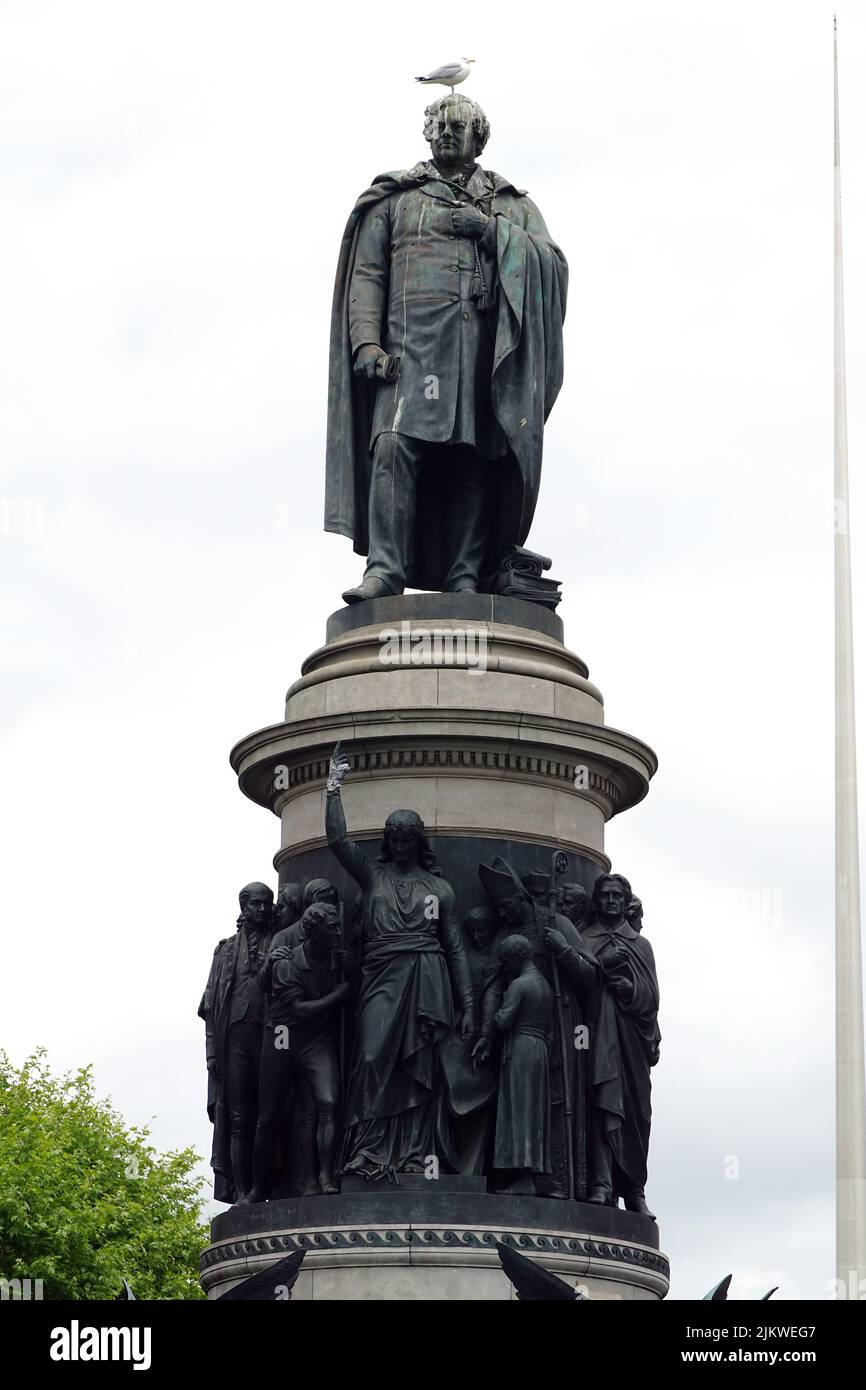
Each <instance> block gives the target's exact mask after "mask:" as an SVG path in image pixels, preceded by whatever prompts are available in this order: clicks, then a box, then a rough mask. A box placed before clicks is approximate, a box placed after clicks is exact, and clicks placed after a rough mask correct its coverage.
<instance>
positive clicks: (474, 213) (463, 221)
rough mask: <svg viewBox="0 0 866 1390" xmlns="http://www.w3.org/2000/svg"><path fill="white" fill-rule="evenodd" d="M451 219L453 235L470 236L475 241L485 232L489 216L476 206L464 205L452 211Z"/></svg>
mask: <svg viewBox="0 0 866 1390" xmlns="http://www.w3.org/2000/svg"><path fill="white" fill-rule="evenodd" d="M451 221H452V223H453V226H454V232H455V235H457V236H462V237H470V238H471V239H472V240H473V241H477V240H478V239H479V237H483V235H484V233H485V232H486V230H487V223H488V222H489V221H490V218H489V217H485V216H484V213H483V212H479V211H478V208H473V207H465V208H458V209H457V211H456V212H452V214H451Z"/></svg>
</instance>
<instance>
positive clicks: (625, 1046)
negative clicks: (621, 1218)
mask: <svg viewBox="0 0 866 1390" xmlns="http://www.w3.org/2000/svg"><path fill="white" fill-rule="evenodd" d="M582 937H583V940H584V942H585V944H586V945H587V946H588V947H589V949H590V950H591V951H592V952H593V953H594V954H595V956H596V957H597V959H598V960H599V961H601V962H602V963H604V961H605V958H606V956H607V954H608V952H609V951H610V950H611V947H612V946H613V945H614V944H616V945H619V946H621V947H622V948H623V950H624V952H625V960H624V961H623V963H622V964H621V965H620V966H619V967H618V968H617V969H616V971H615V972H614V973H613V974H612V975H608V976H606V981H607V982H608V983H609V982H610V981H612V980H613V979H618V980H621V981H623V982H625V983H627V984H628V985H629V987H630V992H629V993H628V995H627V996H626V997H625V998H624V999H618V998H616V997H615V995H614V994H613V993H612V991H611V990H610V989H609V988H605V989H603V990H602V992H601V997H600V1001H599V1009H598V1013H597V1015H596V1018H595V1022H594V1025H593V1027H592V1028H591V1030H590V1032H591V1036H592V1039H593V1041H592V1051H591V1058H590V1068H591V1075H590V1081H589V1104H590V1105H591V1106H593V1107H594V1108H595V1110H596V1111H597V1113H598V1117H599V1121H600V1124H601V1128H602V1131H603V1133H604V1136H605V1140H606V1142H607V1143H608V1145H609V1146H610V1149H611V1154H612V1156H613V1160H614V1165H615V1167H614V1193H615V1195H618V1196H624V1197H625V1196H630V1195H632V1194H633V1193H634V1192H636V1191H640V1192H642V1191H643V1189H644V1187H645V1186H646V1180H647V1155H648V1152H649V1139H650V1125H651V1122H652V1104H651V1089H652V1087H651V1082H650V1069H651V1068H652V1067H654V1066H655V1064H656V1062H657V1061H658V1058H659V1045H660V1043H661V1033H660V1032H659V1025H658V1011H659V985H658V977H657V975H656V964H655V957H654V955H653V948H652V946H651V945H650V943H649V941H648V940H647V938H646V937H645V936H639V935H638V933H637V932H636V931H634V930H633V929H632V927H630V926H629V924H628V923H627V922H622V923H621V924H620V925H619V926H618V927H617V928H616V930H615V931H612V932H611V931H607V930H606V929H605V927H603V926H602V925H601V924H600V923H595V924H593V925H591V926H588V927H585V928H584V930H583V932H582Z"/></svg>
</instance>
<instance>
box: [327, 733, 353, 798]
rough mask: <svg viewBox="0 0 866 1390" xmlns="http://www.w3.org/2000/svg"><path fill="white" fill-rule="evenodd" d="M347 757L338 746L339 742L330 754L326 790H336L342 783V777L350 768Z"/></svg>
mask: <svg viewBox="0 0 866 1390" xmlns="http://www.w3.org/2000/svg"><path fill="white" fill-rule="evenodd" d="M350 766H351V765H350V763H349V759H348V758H347V757H346V755H345V753H344V752H343V751H342V749H341V748H340V745H339V743H338V744H337V746H336V748H335V749H334V751H333V753H332V754H331V761H330V763H329V765H328V788H327V789H328V791H329V792H338V791H339V790H340V787H341V786H342V784H343V778H344V777H345V776H346V773H347V772H349V770H350Z"/></svg>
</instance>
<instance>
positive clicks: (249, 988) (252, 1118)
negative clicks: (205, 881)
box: [198, 883, 274, 1202]
mask: <svg viewBox="0 0 866 1390" xmlns="http://www.w3.org/2000/svg"><path fill="white" fill-rule="evenodd" d="M239 900H240V908H241V915H240V917H239V918H238V923H237V931H236V932H235V934H234V936H230V937H227V938H226V939H225V940H224V941H221V942H220V943H219V945H218V946H217V948H216V950H215V951H214V955H213V961H212V963H211V968H210V974H209V976H208V981H207V985H206V986H205V991H204V994H203V995H202V1000H201V1003H200V1004H199V1009H198V1012H199V1018H203V1019H204V1022H205V1052H206V1057H207V1070H208V1098H207V1109H208V1115H209V1116H210V1119H211V1123H212V1124H213V1127H214V1133H213V1150H212V1153H211V1167H212V1168H213V1170H214V1197H215V1198H216V1200H217V1201H218V1202H237V1201H240V1200H241V1198H243V1197H246V1196H247V1194H248V1192H249V1190H250V1187H251V1185H252V1158H253V1137H254V1135H255V1130H256V1120H257V1117H258V1100H259V1066H260V1062H261V1053H262V1028H263V1025H264V1020H265V1013H266V1007H265V999H264V995H263V993H262V990H261V986H260V983H259V973H260V971H261V968H262V966H263V965H264V963H265V961H266V959H267V955H268V951H269V950H270V945H271V937H272V933H273V925H274V924H273V914H274V895H273V893H272V892H271V890H270V888H269V887H268V886H267V884H266V883H248V884H247V885H246V887H245V888H242V889H241V891H240V895H239Z"/></svg>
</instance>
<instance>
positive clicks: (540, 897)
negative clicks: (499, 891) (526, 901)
mask: <svg viewBox="0 0 866 1390" xmlns="http://www.w3.org/2000/svg"><path fill="white" fill-rule="evenodd" d="M520 882H521V883H522V884H523V886H524V888H525V889H526V891H527V893H528V894H529V896H530V898H534V900H535V901H536V902H537V903H543V902H544V901H545V900H546V898H547V895H548V893H549V892H550V877H549V875H548V874H540V873H539V872H538V870H537V869H531V870H530V872H529V873H528V874H521V875H520Z"/></svg>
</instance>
